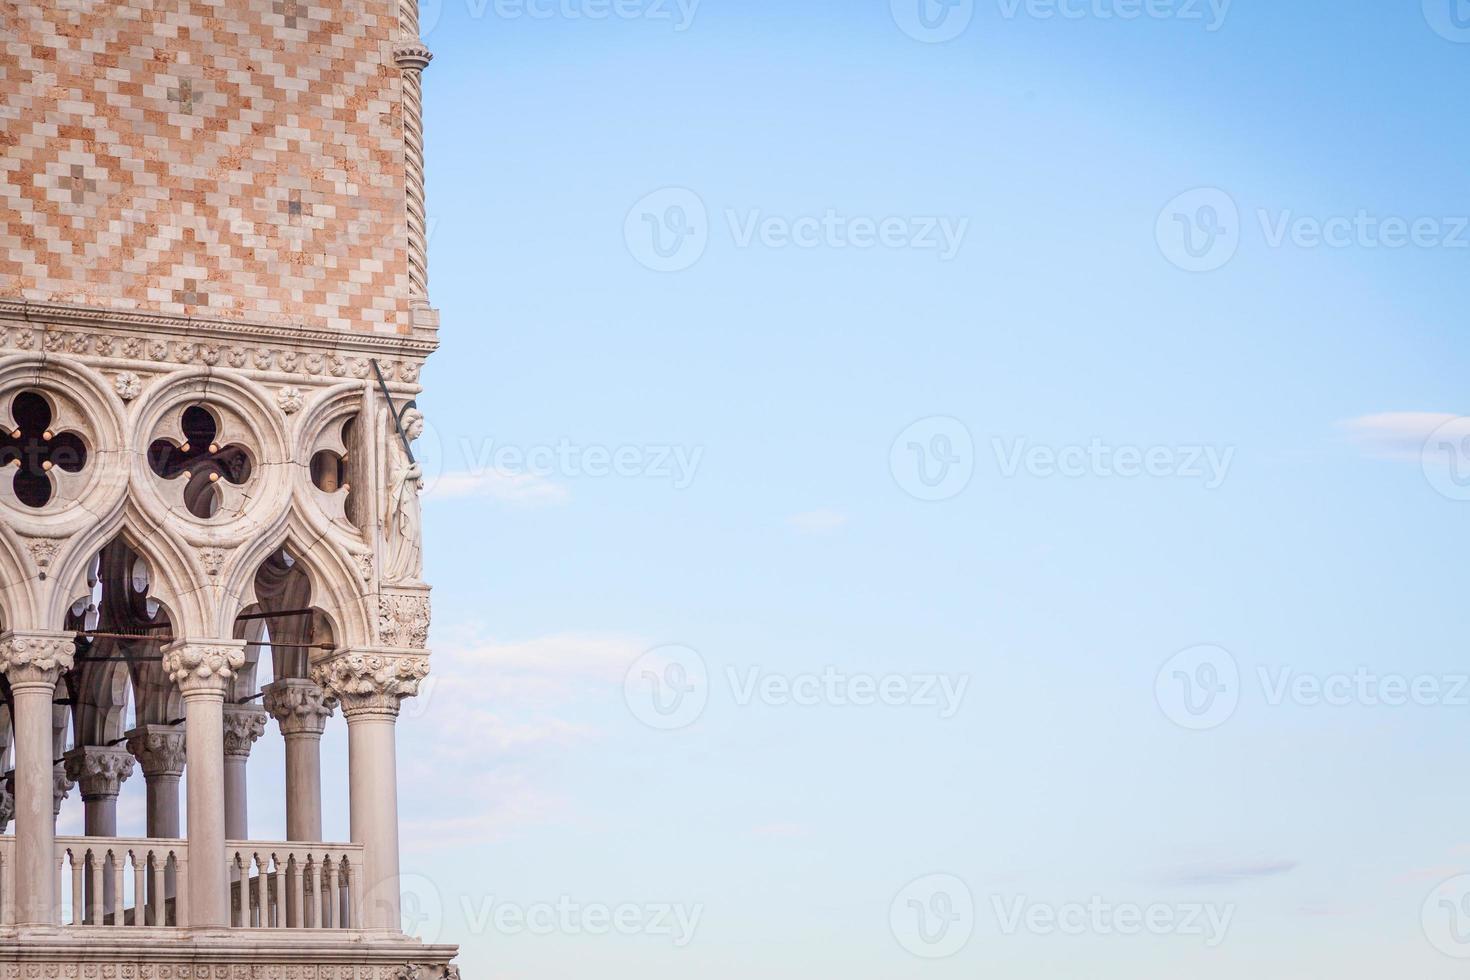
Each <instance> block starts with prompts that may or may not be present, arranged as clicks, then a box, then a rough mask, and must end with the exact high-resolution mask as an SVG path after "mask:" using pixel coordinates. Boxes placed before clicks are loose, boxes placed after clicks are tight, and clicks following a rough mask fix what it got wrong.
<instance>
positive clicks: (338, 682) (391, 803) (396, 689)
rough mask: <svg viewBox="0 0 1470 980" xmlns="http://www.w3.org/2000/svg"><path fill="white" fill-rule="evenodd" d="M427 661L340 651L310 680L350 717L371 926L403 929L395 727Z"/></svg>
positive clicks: (352, 790)
mask: <svg viewBox="0 0 1470 980" xmlns="http://www.w3.org/2000/svg"><path fill="white" fill-rule="evenodd" d="M428 673H429V661H428V658H427V657H425V656H422V655H418V656H414V655H409V654H404V653H401V652H396V651H376V650H374V651H344V652H343V653H341V654H338V655H337V656H335V657H334V658H332V659H331V660H328V661H325V662H323V663H320V664H318V665H317V666H316V667H315V668H314V669H313V671H312V679H313V680H315V681H316V682H317V683H318V684H319V685H320V686H321V687H322V689H323V690H325V691H327V692H329V693H330V694H332V695H333V696H334V697H336V698H337V700H338V701H339V702H340V703H341V705H342V714H343V715H344V716H345V717H346V718H347V753H348V780H349V783H350V786H349V792H348V795H349V798H350V800H351V808H352V816H351V824H352V842H353V843H354V844H361V845H363V849H364V851H365V854H366V861H367V867H366V869H365V872H366V874H365V877H364V881H363V884H364V885H365V891H364V894H365V896H366V897H365V900H364V902H363V908H364V910H365V916H366V922H365V923H364V925H365V926H366V927H367V928H368V929H376V930H382V931H388V932H401V931H402V928H403V926H402V920H401V918H400V913H399V902H400V897H399V892H400V883H399V876H398V763H397V747H396V744H395V731H394V727H395V724H396V722H397V720H398V710H399V706H400V704H401V703H402V701H403V699H404V698H407V697H413V696H414V695H416V694H418V690H419V683H420V682H421V681H422V680H423V679H424V677H426V676H428Z"/></svg>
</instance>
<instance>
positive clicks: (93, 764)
mask: <svg viewBox="0 0 1470 980" xmlns="http://www.w3.org/2000/svg"><path fill="white" fill-rule="evenodd" d="M63 764H64V766H65V767H66V778H67V779H69V780H71V781H72V782H74V783H76V784H77V785H78V786H80V787H81V788H82V799H83V800H95V799H105V798H107V797H115V796H117V794H118V793H119V792H120V791H121V790H122V784H123V782H124V781H125V780H126V779H127V778H128V777H129V776H131V775H132V774H133V767H134V765H136V761H135V760H134V759H133V754H132V753H131V752H129V751H128V750H127V749H125V748H123V747H121V746H112V747H109V746H102V745H84V746H82V747H81V748H77V749H72V750H71V751H70V752H68V753H67V754H66V755H65V756H64V763H63Z"/></svg>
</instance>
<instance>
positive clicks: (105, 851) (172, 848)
mask: <svg viewBox="0 0 1470 980" xmlns="http://www.w3.org/2000/svg"><path fill="white" fill-rule="evenodd" d="M187 855H188V845H187V844H186V843H185V842H184V841H181V840H128V839H123V838H108V837H58V838H57V839H56V897H57V902H58V905H59V906H60V910H61V918H60V923H59V924H60V925H62V926H69V927H78V926H112V927H121V926H186V925H188V924H189V923H188V901H187V894H186V891H187V887H188V885H187V882H188V871H187V869H188V857H187ZM11 894H12V895H13V892H12V893H11ZM10 904H11V905H12V906H13V904H14V902H13V901H12V902H11V903H10Z"/></svg>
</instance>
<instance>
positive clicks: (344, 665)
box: [311, 650, 429, 719]
mask: <svg viewBox="0 0 1470 980" xmlns="http://www.w3.org/2000/svg"><path fill="white" fill-rule="evenodd" d="M427 676H429V658H428V657H424V656H415V655H413V654H403V653H395V652H393V651H388V650H366V651H352V650H349V651H344V652H342V653H339V654H337V655H335V656H334V657H332V658H331V659H329V660H325V661H323V662H321V663H318V664H316V665H315V666H313V667H312V670H311V677H312V680H314V681H316V682H317V684H319V685H321V687H322V689H323V690H326V691H328V692H330V693H331V694H332V695H333V696H335V697H336V698H337V700H338V701H340V702H341V704H342V714H343V715H345V716H346V717H347V718H349V719H351V718H353V717H356V716H361V715H388V716H394V715H397V714H398V708H399V706H400V704H402V702H403V699H404V698H411V697H414V696H415V695H417V694H418V693H419V684H420V682H422V681H423V679H424V678H425V677H427Z"/></svg>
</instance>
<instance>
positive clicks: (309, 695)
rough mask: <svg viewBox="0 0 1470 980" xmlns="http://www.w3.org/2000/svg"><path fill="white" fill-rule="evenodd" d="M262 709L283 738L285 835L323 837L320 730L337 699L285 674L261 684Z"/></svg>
mask: <svg viewBox="0 0 1470 980" xmlns="http://www.w3.org/2000/svg"><path fill="white" fill-rule="evenodd" d="M264 690H265V702H264V704H265V710H266V711H268V712H270V715H271V717H272V718H274V719H275V720H276V722H277V724H279V725H280V726H281V735H282V737H284V738H285V740H286V839H287V840H288V841H304V842H315V841H320V840H321V839H322V735H323V733H325V732H326V730H327V719H328V718H330V717H332V711H333V709H335V708H336V706H337V700H336V699H335V698H333V697H332V696H331V695H330V694H327V693H326V692H325V691H323V690H322V689H321V688H320V687H318V686H317V684H316V682H315V681H310V680H307V679H305V678H290V677H288V678H285V679H283V680H279V681H276V682H275V683H274V684H271V685H269V686H267V687H266V688H265V689H264Z"/></svg>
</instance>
